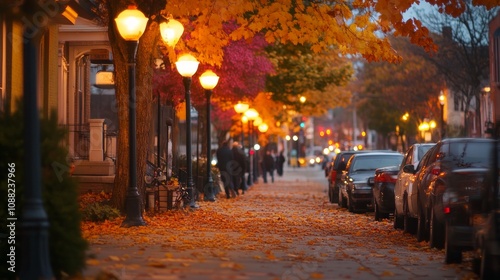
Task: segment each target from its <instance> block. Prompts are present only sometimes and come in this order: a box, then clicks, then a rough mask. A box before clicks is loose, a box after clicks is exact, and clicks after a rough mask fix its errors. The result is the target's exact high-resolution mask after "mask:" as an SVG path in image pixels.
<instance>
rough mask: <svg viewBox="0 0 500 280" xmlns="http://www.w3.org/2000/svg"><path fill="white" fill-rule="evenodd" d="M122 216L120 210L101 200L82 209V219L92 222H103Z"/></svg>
mask: <svg viewBox="0 0 500 280" xmlns="http://www.w3.org/2000/svg"><path fill="white" fill-rule="evenodd" d="M119 216H120V211H119V210H118V209H116V208H113V207H111V206H110V205H107V204H103V203H101V202H94V203H91V204H89V205H87V206H85V208H83V210H82V219H83V220H84V221H91V222H103V221H105V220H112V219H115V218H118V217H119Z"/></svg>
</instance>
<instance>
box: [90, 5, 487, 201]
mask: <svg viewBox="0 0 500 280" xmlns="http://www.w3.org/2000/svg"><path fill="white" fill-rule="evenodd" d="M414 2H416V1H414V0H379V1H372V0H356V1H342V0H341V1H292V0H276V1H256V0H255V1H247V0H237V1H233V0H231V1H229V0H219V1H213V0H198V1H183V0H169V1H166V0H151V1H145V2H143V1H137V5H138V8H139V10H141V11H143V12H144V14H145V15H146V16H147V17H148V18H149V19H150V20H149V21H148V25H147V28H146V31H145V33H144V34H143V35H142V37H141V39H140V42H139V47H138V51H137V59H136V62H137V66H136V72H137V75H136V83H135V84H136V85H137V89H136V92H137V97H138V98H137V103H136V104H129V101H128V87H127V85H128V73H127V61H129V57H128V56H129V55H128V52H127V47H126V44H125V41H124V40H123V39H122V38H121V37H120V36H119V34H118V33H117V29H116V26H115V24H114V18H115V17H116V16H117V15H118V14H119V13H120V12H121V11H123V10H124V9H126V8H127V7H126V6H127V4H128V2H126V1H125V2H124V1H120V0H100V3H102V8H101V9H99V12H100V14H101V15H102V17H103V18H104V21H103V22H105V24H106V25H107V26H108V27H109V29H108V30H109V32H108V34H109V41H110V44H111V48H112V51H113V59H114V64H115V68H114V69H115V90H116V91H115V92H116V99H117V107H118V120H119V130H120V134H119V135H118V151H117V157H118V160H117V168H116V170H117V173H116V178H115V187H114V188H113V198H112V203H113V205H114V206H117V207H119V208H121V209H123V208H124V201H125V195H126V190H127V186H128V176H127V174H128V162H129V161H128V158H129V155H128V149H127V147H128V139H129V137H128V134H129V132H128V121H129V119H128V118H129V116H128V109H127V108H128V106H136V108H137V147H138V152H137V155H138V157H137V160H138V175H139V178H142V177H143V175H144V170H145V162H146V154H147V147H148V146H149V143H148V142H149V141H150V140H149V139H151V137H150V136H149V132H150V131H149V129H148V128H149V125H148V124H149V123H151V118H152V113H151V112H152V108H151V106H152V103H153V102H152V95H153V92H152V84H153V83H152V77H153V61H154V59H155V58H157V57H158V52H157V49H158V45H159V40H160V36H159V32H158V25H159V24H158V23H159V20H160V19H161V18H162V17H161V16H160V14H161V13H162V12H163V13H164V14H172V16H173V17H174V18H176V19H178V20H180V21H181V22H182V24H183V25H184V27H185V34H184V36H183V40H181V41H180V42H179V43H178V45H177V47H176V51H174V50H169V52H168V55H169V58H170V59H169V61H170V62H174V61H176V59H175V57H176V54H177V52H184V51H190V52H192V53H194V54H196V56H197V58H198V60H199V61H200V62H201V63H202V64H207V65H215V66H221V65H222V62H223V61H224V51H223V48H224V47H226V46H227V45H229V43H230V42H231V41H237V40H241V39H245V40H246V39H250V38H252V37H254V35H255V34H260V33H262V34H263V35H264V38H265V40H266V41H267V42H268V43H271V44H273V43H276V42H277V43H283V44H285V43H292V44H296V45H310V47H311V50H313V51H314V52H321V51H324V50H326V49H329V48H331V47H332V46H334V47H336V48H337V49H338V50H339V53H340V54H342V55H348V54H359V55H361V56H363V57H364V58H366V59H367V60H369V61H377V60H385V61H391V62H396V61H399V60H400V56H399V55H398V54H397V53H395V52H394V51H393V49H392V46H391V45H390V42H389V40H388V39H387V37H384V36H380V35H381V34H384V33H392V32H394V33H395V35H397V36H407V37H410V38H412V42H414V43H416V44H419V45H422V46H424V47H425V48H426V49H429V50H431V49H433V48H434V44H433V43H432V40H431V38H430V37H429V32H428V30H427V29H426V28H425V27H423V26H422V25H421V24H420V21H418V20H415V19H411V20H408V21H404V20H403V18H402V13H403V12H405V11H406V10H407V9H408V8H409V7H410V6H411V5H412V4H413V3H414ZM429 2H432V3H433V4H436V5H439V6H441V7H443V9H445V10H446V12H447V13H451V14H454V15H459V14H460V13H461V12H463V9H464V7H463V5H462V3H463V2H462V1H461V0H451V1H450V0H430V1H429ZM475 3H476V4H477V5H485V6H487V7H490V8H491V7H493V4H492V3H491V1H489V0H476V1H475ZM228 22H235V23H236V25H237V28H236V29H234V30H233V31H231V32H224V24H225V23H228ZM193 80H194V79H193ZM138 187H139V191H140V193H142V191H143V188H142V185H140V186H138Z"/></svg>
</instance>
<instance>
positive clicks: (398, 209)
mask: <svg viewBox="0 0 500 280" xmlns="http://www.w3.org/2000/svg"><path fill="white" fill-rule="evenodd" d="M434 145H436V143H416V144H413V145H411V146H410V147H409V148H408V150H407V151H406V153H405V157H404V159H403V163H402V164H401V166H400V168H399V172H398V175H397V179H396V183H395V185H394V228H395V229H403V230H404V231H405V232H409V233H415V230H416V226H415V225H416V221H412V220H411V217H417V215H416V214H415V215H411V214H410V213H417V212H416V209H413V208H409V205H408V196H409V193H411V192H412V190H413V181H414V180H415V174H414V173H409V172H404V171H403V167H404V166H405V165H409V164H411V165H413V166H414V168H415V169H416V168H417V165H418V163H419V162H420V160H421V159H422V157H423V156H424V154H425V153H426V152H427V151H428V150H429V149H430V148H432V147H433V146H434ZM408 212H410V213H408ZM405 217H406V218H407V219H406V223H405V220H404V218H405ZM412 223H413V224H412ZM405 224H406V226H405Z"/></svg>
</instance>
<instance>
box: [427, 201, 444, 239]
mask: <svg viewBox="0 0 500 280" xmlns="http://www.w3.org/2000/svg"><path fill="white" fill-rule="evenodd" d="M429 227H430V229H429V234H430V236H429V246H430V247H431V248H434V247H435V248H438V249H443V246H444V234H443V232H444V230H445V228H444V226H443V225H442V224H440V223H439V222H438V221H437V220H436V214H435V213H434V207H431V221H430V223H429Z"/></svg>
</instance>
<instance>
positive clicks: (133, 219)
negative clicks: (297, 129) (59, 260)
mask: <svg viewBox="0 0 500 280" xmlns="http://www.w3.org/2000/svg"><path fill="white" fill-rule="evenodd" d="M115 22H116V27H117V28H118V32H119V33H120V36H122V38H123V39H124V40H125V41H126V43H127V47H128V68H129V69H128V91H129V106H128V108H129V169H130V170H129V181H130V182H129V186H128V190H127V197H126V199H125V210H126V215H127V216H126V217H125V220H124V221H123V222H122V226H124V227H131V226H143V225H145V224H146V222H144V220H143V219H142V211H141V198H140V195H139V192H138V190H137V151H136V134H137V133H136V112H135V108H136V96H135V55H136V52H137V46H138V45H139V38H140V37H141V36H142V34H143V33H144V30H145V29H146V24H147V22H148V18H147V17H146V16H144V14H143V13H142V12H141V11H139V10H138V9H137V8H136V7H135V6H133V5H131V6H129V7H128V9H127V10H125V11H123V12H121V13H120V14H119V15H118V16H117V17H116V19H115Z"/></svg>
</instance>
